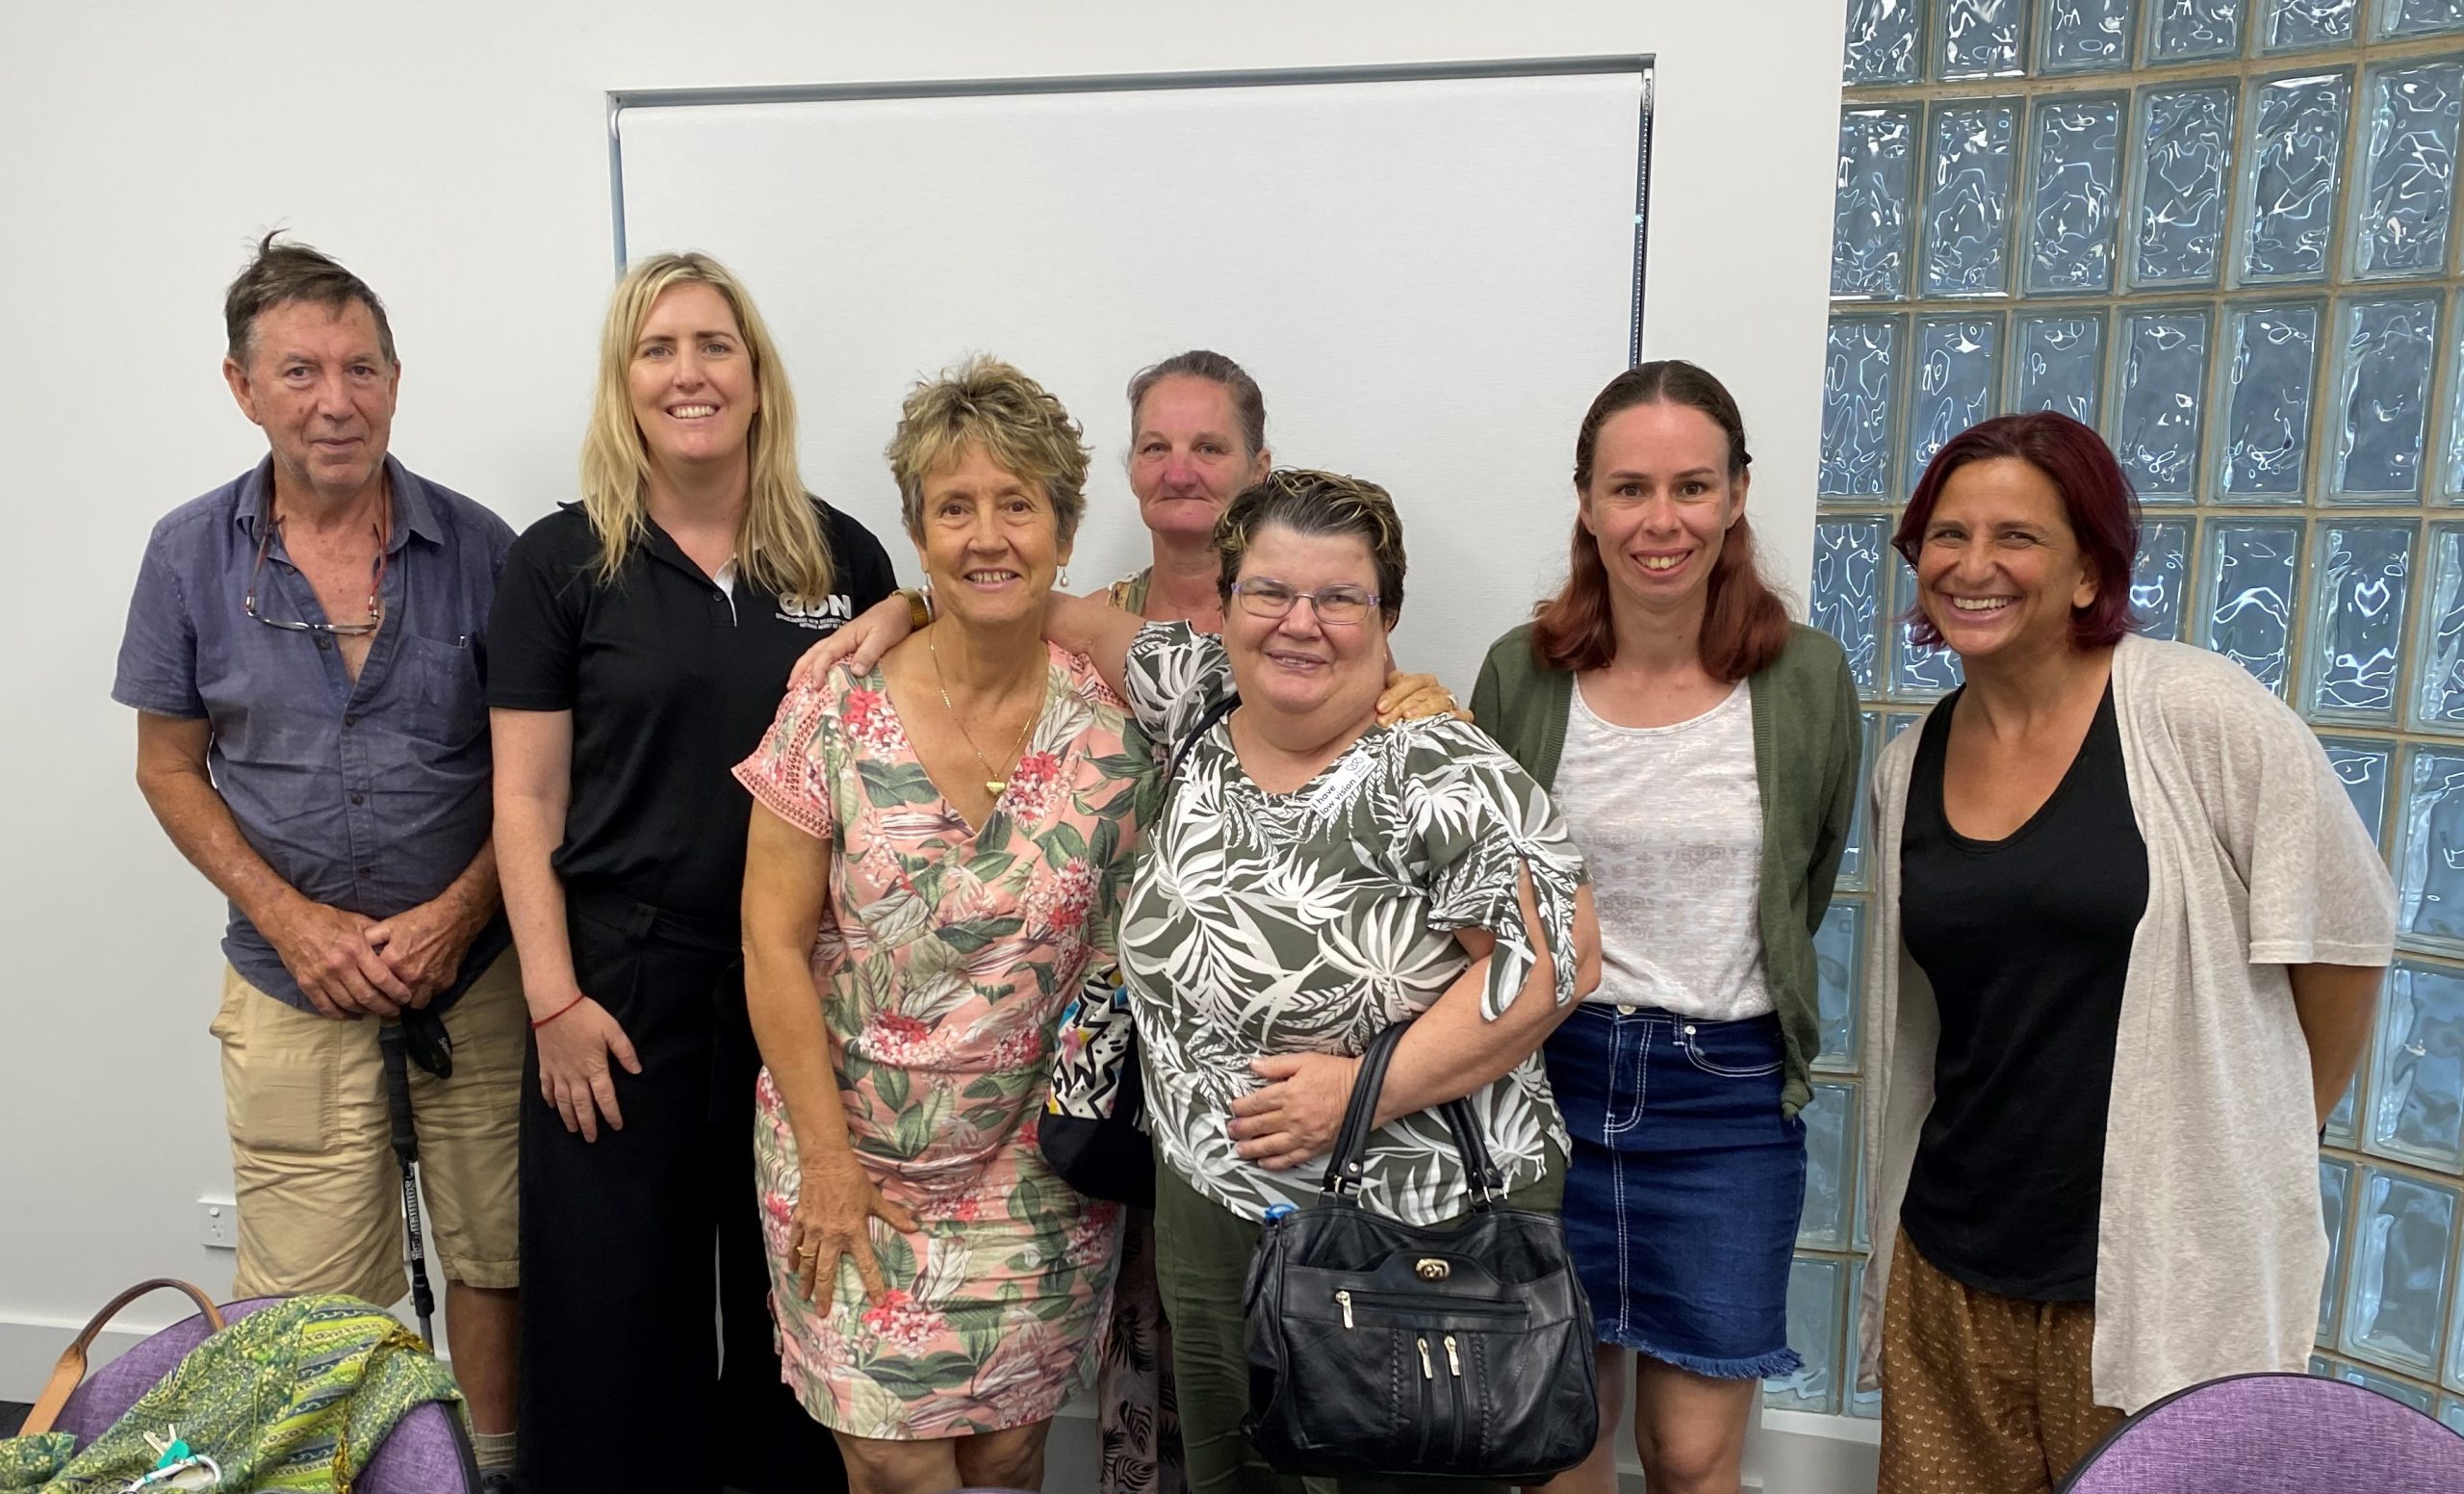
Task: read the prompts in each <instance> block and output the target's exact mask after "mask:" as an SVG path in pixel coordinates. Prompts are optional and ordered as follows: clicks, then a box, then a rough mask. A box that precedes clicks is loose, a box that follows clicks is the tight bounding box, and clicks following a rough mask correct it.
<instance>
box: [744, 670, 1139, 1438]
mask: <svg viewBox="0 0 2464 1494" xmlns="http://www.w3.org/2000/svg"><path fill="white" fill-rule="evenodd" d="M735 771H736V777H737V779H738V780H739V781H740V782H741V783H742V784H743V785H744V786H745V787H747V788H748V789H750V790H751V791H752V792H753V795H754V797H755V798H756V799H757V800H758V801H759V802H760V803H761V804H762V805H764V806H765V807H767V808H768V809H769V810H770V811H772V812H773V813H775V814H777V815H778V816H779V817H780V818H782V819H783V820H785V821H786V822H787V823H789V824H791V825H794V826H796V827H797V828H798V829H800V830H803V831H805V832H807V833H808V834H810V835H813V836H816V837H821V838H823V839H826V840H828V841H829V842H830V844H831V851H832V858H831V868H830V902H829V906H828V907H827V908H825V909H824V910H823V913H822V919H821V928H820V931H819V935H818V937H817V939H816V940H815V941H814V945H813V952H812V973H813V987H814V990H815V992H816V994H817V998H818V999H819V1001H820V1002H821V1007H822V1014H823V1019H824V1022H825V1024H826V1027H827V1030H828V1033H829V1038H830V1046H831V1057H832V1059H833V1061H834V1066H835V1068H836V1069H837V1074H838V1086H839V1098H840V1101H841V1103H842V1104H844V1105H845V1107H846V1112H847V1129H848V1133H849V1136H850V1137H851V1139H852V1140H853V1142H854V1144H855V1148H856V1154H857V1156H858V1158H859V1159H860V1160H861V1162H862V1163H863V1165H864V1168H865V1171H866V1172H869V1173H870V1174H871V1175H872V1178H873V1181H874V1183H875V1185H876V1186H878V1187H879V1188H880V1189H881V1191H882V1193H883V1195H884V1196H885V1197H886V1198H890V1199H893V1200H895V1201H897V1202H900V1203H903V1204H905V1205H907V1206H908V1207H909V1208H910V1209H912V1210H913V1211H914V1214H915V1218H916V1221H917V1223H918V1224H921V1225H922V1226H923V1227H922V1228H921V1230H920V1231H918V1232H917V1233H916V1234H912V1235H900V1234H898V1233H897V1232H895V1231H893V1230H891V1229H890V1228H889V1227H888V1226H887V1225H886V1224H883V1223H882V1222H881V1221H879V1220H875V1221H874V1222H873V1225H872V1238H873V1245H874V1249H875V1251H876V1253H877V1254H878V1255H879V1257H880V1259H881V1261H882V1266H883V1274H884V1275H885V1276H886V1278H887V1281H888V1285H889V1292H888V1295H887V1297H886V1299H885V1300H883V1301H865V1298H864V1292H863V1286H862V1283H861V1281H860V1280H859V1279H858V1277H857V1275H856V1270H855V1267H854V1265H853V1263H851V1262H843V1261H842V1262H841V1264H840V1268H839V1275H838V1279H837V1283H836V1287H835V1289H834V1292H833V1294H832V1301H831V1306H830V1308H829V1309H828V1310H827V1311H822V1312H817V1311H815V1310H814V1309H813V1307H812V1305H811V1304H810V1303H809V1302H808V1301H804V1300H803V1299H802V1298H801V1297H799V1296H798V1295H797V1293H796V1288H795V1283H794V1274H793V1262H792V1261H791V1260H790V1258H789V1246H788V1226H789V1220H790V1217H791V1215H792V1213H793V1211H794V1208H795V1199H796V1191H797V1179H798V1171H797V1158H796V1146H795V1138H794V1136H793V1134H792V1133H791V1132H790V1130H789V1128H788V1124H787V1113H786V1108H785V1106H784V1104H783V1102H782V1101H781V1099H780V1097H779V1093H778V1091H777V1089H776V1088H775V1087H774V1086H773V1085H772V1083H771V1081H770V1075H769V1071H768V1070H767V1069H764V1070H763V1071H762V1075H761V1079H760V1083H759V1088H758V1090H757V1095H756V1102H757V1119H756V1121H755V1130H756V1139H755V1148H756V1153H757V1184H758V1187H759V1189H760V1193H761V1204H762V1230H763V1236H764V1244H765V1245H766V1247H767V1249H768V1252H769V1257H770V1279H771V1294H770V1301H771V1310H772V1313H773V1316H774V1317H775V1319H776V1320H777V1324H778V1332H779V1352H780V1359H781V1363H782V1366H783V1378H785V1380H786V1382H787V1384H788V1385H789V1386H791V1387H792V1388H793V1389H794V1390H795V1391H796V1393H797V1395H798V1396H799V1398H801V1399H802V1401H803V1403H804V1404H805V1408H806V1409H807V1410H809V1411H810V1412H811V1413H812V1415H813V1416H814V1417H815V1418H816V1419H818V1420H819V1421H821V1422H822V1423H823V1424H824V1425H826V1426H829V1427H831V1428H833V1429H835V1430H839V1431H843V1432H846V1433H848V1434H850V1435H853V1436H860V1437H882V1438H893V1439H923V1438H932V1437H955V1436H963V1435H965V1434H968V1433H971V1432H983V1431H998V1430H1004V1429H1006V1428H1011V1427H1019V1426H1024V1425H1027V1424H1029V1423H1032V1422H1037V1421H1041V1420H1043V1419H1044V1418H1045V1417H1048V1416H1050V1415H1052V1413H1053V1412H1054V1411H1055V1410H1057V1409H1058V1408H1059V1407H1060V1405H1061V1404H1062V1403H1063V1402H1065V1401H1066V1400H1067V1399H1068V1398H1069V1397H1070V1396H1072V1395H1074V1394H1076V1393H1077V1392H1078V1391H1079V1390H1080V1389H1081V1388H1082V1387H1083V1385H1084V1384H1085V1382H1086V1379H1087V1377H1088V1374H1089V1371H1090V1368H1091V1354H1090V1352H1089V1348H1090V1345H1091V1341H1092V1339H1093V1337H1094V1334H1095V1330H1096V1327H1097V1325H1099V1324H1100V1323H1101V1322H1102V1321H1103V1320H1104V1316H1105V1314H1106V1312H1107V1311H1108V1307H1109V1299H1110V1296H1111V1291H1112V1275H1113V1270H1114V1263H1115V1258H1116V1249H1117V1244H1118V1239H1119V1209H1118V1206H1117V1205H1115V1204H1111V1203H1106V1202H1102V1201H1099V1200H1096V1199H1091V1198H1084V1197H1082V1196H1080V1195H1079V1194H1077V1193H1076V1192H1074V1191H1072V1190H1071V1189H1070V1188H1069V1187H1068V1185H1067V1184H1065V1183H1064V1182H1062V1181H1061V1179H1060V1178H1058V1177H1056V1176H1055V1175H1054V1174H1053V1173H1052V1172H1051V1170H1050V1169H1049V1168H1047V1167H1046V1166H1045V1165H1044V1161H1043V1157H1042V1154H1041V1153H1040V1152H1039V1151H1038V1150H1037V1147H1036V1124H1037V1120H1038V1118H1039V1117H1040V1115H1041V1114H1042V1109H1043V1099H1044V1092H1045V1089H1046V1086H1047V1082H1048V1079H1049V1076H1050V1072H1051V1048H1052V1043H1053V1032H1054V1027H1055V1024H1056V1022H1057V1020H1058V1018H1059V1017H1060V1014H1061V1010H1062V1008H1063V1007H1064V1006H1065V1004H1066V1003H1067V1002H1068V1000H1069V998H1070V997H1071V996H1072V995H1073V994H1074V993H1075V992H1076V991H1077V989H1078V984H1079V981H1080V978H1081V976H1082V975H1083V974H1084V972H1085V971H1086V969H1087V967H1088V966H1089V965H1090V963H1091V962H1094V961H1097V960H1098V959H1100V960H1101V961H1103V962H1105V963H1109V962H1110V961H1111V959H1112V958H1113V955H1112V949H1113V921H1114V918H1115V915H1116V913H1117V909H1118V907H1119V904H1120V900H1121V896H1122V894H1123V893H1124V892H1125V891H1126V889H1127V886H1128V878H1129V852H1130V850H1131V848H1132V847H1133V845H1134V844H1135V842H1136V838H1137V827H1138V824H1139V821H1140V818H1141V816H1142V813H1143V812H1144V808H1145V805H1146V802H1147V800H1148V799H1149V798H1150V797H1151V794H1152V788H1153V778H1154V768H1153V763H1152V760H1151V758H1150V755H1149V753H1148V751H1147V749H1146V745H1145V740H1144V738H1143V737H1142V735H1141V734H1139V730H1138V728H1137V726H1136V724H1135V723H1134V722H1133V721H1131V720H1130V719H1128V717H1127V716H1126V713H1125V711H1124V709H1123V708H1122V706H1121V703H1120V702H1119V700H1117V698H1115V697H1114V695H1113V694H1112V693H1111V692H1110V691H1109V690H1107V689H1106V688H1105V687H1104V684H1103V683H1102V681H1101V680H1099V679H1098V678H1097V677H1096V675H1095V672H1094V669H1093V668H1092V666H1091V665H1090V664H1089V663H1088V662H1087V661H1086V660H1085V659H1084V658H1080V657H1075V656H1072V655H1066V654H1063V653H1061V652H1060V651H1059V650H1055V651H1053V655H1052V662H1051V669H1050V674H1049V677H1048V683H1047V684H1046V687H1045V693H1044V704H1043V712H1042V715H1041V716H1040V718H1039V719H1038V721H1037V724H1036V727H1035V731H1034V734H1033V735H1032V737H1031V738H1030V740H1029V742H1028V745H1027V749H1026V752H1025V754H1024V756H1023V757H1022V758H1021V759H1020V760H1019V761H1018V764H1017V766H1016V768H1015V769H1014V771H1013V773H1012V774H1011V777H1010V781H1009V786H1008V787H1007V789H1005V790H1004V791H1003V793H1002V794H1001V797H1000V798H999V800H998V801H997V802H996V803H995V804H994V806H993V809H992V812H991V814H990V815H989V816H988V818H987V819H986V820H985V822H984V824H983V826H982V827H981V828H977V829H970V828H969V827H968V825H967V823H966V821H965V820H964V819H963V818H961V817H960V815H959V813H958V811H955V810H953V809H952V808H951V807H950V805H949V802H948V801H947V800H945V799H943V798H942V797H941V794H940V791H939V790H938V789H937V788H936V787H934V786H933V782H932V780H931V778H930V777H929V776H928V775H927V774H926V772H925V770H924V765H923V763H922V761H921V760H918V759H917V757H916V756H915V752H914V749H913V747H912V746H911V743H910V742H909V740H908V736H907V732H906V729H905V728H904V726H903V725H902V724H901V723H900V720H899V716H898V712H897V710H896V708H893V707H892V706H891V704H890V700H889V696H888V693H887V691H886V689H885V688H884V685H883V683H882V678H881V675H880V673H879V671H874V672H873V673H870V674H868V675H865V676H863V677H861V678H858V677H856V676H854V675H852V674H851V673H850V672H848V671H847V670H846V669H844V668H841V669H837V670H834V671H832V672H831V674H830V675H829V676H828V677H827V678H825V679H824V680H822V681H821V682H819V683H816V684H813V685H810V686H808V687H805V688H802V689H798V690H794V691H791V692H789V694H788V696H787V698H786V700H785V701H784V702H783V704H782V705H781V707H780V708H779V715H778V719H777V721H776V722H775V723H774V724H773V725H772V727H771V729H770V732H769V734H768V735H767V736H765V737H764V738H763V739H762V742H761V745H760V747H759V749H758V750H757V751H756V752H755V753H754V755H753V756H752V757H751V758H749V759H747V760H745V761H744V762H743V763H742V764H741V765H739V766H738V767H737V768H736V770H735Z"/></svg>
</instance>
